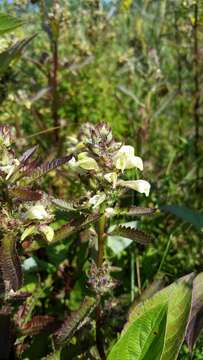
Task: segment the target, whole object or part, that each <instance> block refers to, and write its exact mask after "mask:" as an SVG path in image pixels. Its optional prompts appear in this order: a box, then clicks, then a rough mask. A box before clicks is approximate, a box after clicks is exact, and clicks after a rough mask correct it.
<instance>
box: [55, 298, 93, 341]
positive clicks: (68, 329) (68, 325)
mask: <svg viewBox="0 0 203 360" xmlns="http://www.w3.org/2000/svg"><path fill="white" fill-rule="evenodd" d="M95 304H96V301H95V299H94V298H92V297H86V298H85V299H84V302H83V304H82V305H81V306H80V308H79V309H78V310H77V311H74V312H73V313H72V314H71V315H70V316H68V317H67V319H66V320H65V321H64V323H63V324H62V326H61V328H60V329H59V330H58V331H57V332H56V333H55V337H54V339H55V344H56V346H61V345H63V344H65V343H66V341H68V340H69V339H70V338H71V337H72V336H73V335H74V333H75V332H76V331H77V330H78V329H79V328H80V326H81V325H82V323H83V321H84V320H85V318H86V317H87V316H88V315H89V314H90V313H91V312H92V311H93V309H94V307H95Z"/></svg>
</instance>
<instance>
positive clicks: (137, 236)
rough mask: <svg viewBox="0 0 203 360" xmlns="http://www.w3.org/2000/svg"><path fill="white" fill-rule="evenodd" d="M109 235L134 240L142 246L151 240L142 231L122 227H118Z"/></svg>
mask: <svg viewBox="0 0 203 360" xmlns="http://www.w3.org/2000/svg"><path fill="white" fill-rule="evenodd" d="M111 235H118V236H122V237H125V238H128V239H131V240H135V241H137V242H138V243H140V244H142V245H147V244H148V243H149V242H150V241H151V240H152V237H151V236H150V235H149V234H146V233H145V232H144V231H142V230H138V229H135V228H131V227H126V226H123V225H119V226H118V227H117V228H116V229H115V230H114V231H113V232H112V233H111Z"/></svg>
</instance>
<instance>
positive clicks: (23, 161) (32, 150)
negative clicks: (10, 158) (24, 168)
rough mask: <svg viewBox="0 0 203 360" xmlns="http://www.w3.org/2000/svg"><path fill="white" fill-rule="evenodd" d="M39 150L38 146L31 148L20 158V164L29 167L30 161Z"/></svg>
mask: <svg viewBox="0 0 203 360" xmlns="http://www.w3.org/2000/svg"><path fill="white" fill-rule="evenodd" d="M37 148H38V145H35V146H33V147H31V148H30V149H28V150H26V151H25V152H24V153H23V154H22V155H21V157H20V158H19V161H20V163H21V164H23V165H27V163H28V161H29V160H30V158H31V157H32V155H33V154H34V153H35V151H36V150H37Z"/></svg>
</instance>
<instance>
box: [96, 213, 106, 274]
mask: <svg viewBox="0 0 203 360" xmlns="http://www.w3.org/2000/svg"><path fill="white" fill-rule="evenodd" d="M99 215H100V216H99V222H98V253H97V267H98V268H99V267H101V266H102V263H103V260H104V247H105V223H106V219H105V214H104V209H103V207H101V208H100V211H99Z"/></svg>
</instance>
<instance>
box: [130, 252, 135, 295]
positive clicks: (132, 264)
mask: <svg viewBox="0 0 203 360" xmlns="http://www.w3.org/2000/svg"><path fill="white" fill-rule="evenodd" d="M130 262H131V266H130V268H131V301H132V302H133V301H134V299H135V254H134V249H131V258H130Z"/></svg>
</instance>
